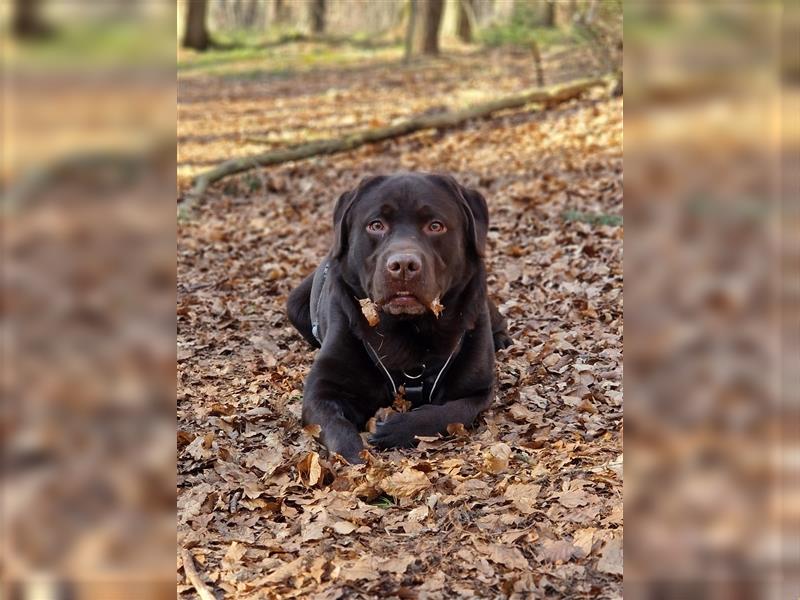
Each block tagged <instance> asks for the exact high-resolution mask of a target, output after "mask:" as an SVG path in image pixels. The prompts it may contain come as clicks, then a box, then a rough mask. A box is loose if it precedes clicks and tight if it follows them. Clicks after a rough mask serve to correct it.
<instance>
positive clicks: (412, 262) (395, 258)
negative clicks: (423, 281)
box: [386, 254, 422, 281]
mask: <svg viewBox="0 0 800 600" xmlns="http://www.w3.org/2000/svg"><path fill="white" fill-rule="evenodd" d="M420 269H422V262H421V261H420V259H419V258H418V257H417V256H414V255H413V254H392V255H391V256H390V257H389V258H388V259H387V261H386V270H387V271H388V272H389V275H391V276H392V278H393V279H405V280H406V281H408V280H410V279H414V278H415V277H417V276H418V275H419V272H420Z"/></svg>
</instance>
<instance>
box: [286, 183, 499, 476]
mask: <svg viewBox="0 0 800 600" xmlns="http://www.w3.org/2000/svg"><path fill="white" fill-rule="evenodd" d="M333 224H334V242H333V247H332V248H331V250H330V252H329V253H328V255H327V257H326V258H325V260H324V261H323V262H322V264H321V265H320V266H319V267H318V268H317V270H316V271H315V272H314V273H312V274H311V275H309V276H308V277H307V278H306V279H305V280H304V281H303V282H302V283H301V284H300V286H299V287H298V288H297V289H295V290H294V291H293V292H292V293H291V295H290V296H289V302H288V315H289V319H290V320H291V322H292V324H293V325H294V326H295V327H296V328H297V329H298V331H299V332H300V333H301V334H302V335H303V337H304V338H305V339H306V340H307V341H308V342H309V343H310V344H311V345H312V346H314V347H317V348H320V351H319V355H318V356H317V359H316V361H315V362H314V365H313V367H312V368H311V372H310V373H309V375H308V378H307V379H306V382H305V389H304V397H303V423H304V424H306V425H308V424H316V425H319V426H320V428H321V429H320V439H321V441H322V443H323V444H324V445H325V447H326V448H327V449H328V451H329V452H331V453H333V452H336V453H339V454H340V455H341V456H342V457H344V458H345V459H346V460H347V461H349V462H351V463H357V462H361V458H360V456H359V453H360V452H361V450H362V449H363V444H362V441H361V436H360V435H359V431H362V430H363V429H364V428H365V426H366V423H367V421H368V420H369V419H370V418H371V417H372V416H373V415H375V412H376V411H377V410H378V409H379V408H381V407H385V406H390V405H392V403H393V401H394V400H395V398H396V397H397V396H398V394H400V395H402V396H403V397H404V399H405V400H406V401H409V402H410V403H411V408H412V410H410V411H408V412H404V413H399V414H394V415H392V416H391V417H390V418H388V419H387V420H385V421H383V422H381V423H379V424H378V425H377V430H376V431H375V433H374V434H373V435H372V437H371V438H370V442H371V443H372V444H374V445H375V446H377V447H380V448H390V447H409V446H412V445H413V444H414V443H415V436H418V435H423V436H426V435H427V436H429V435H435V434H437V433H443V432H446V430H447V426H448V425H449V424H450V423H462V424H464V425H465V426H469V425H470V424H472V422H473V421H474V420H475V417H476V416H477V415H478V414H479V413H480V412H481V411H482V410H484V409H485V408H486V407H488V406H489V404H490V403H491V401H492V395H493V383H494V352H495V350H496V349H500V348H504V347H506V346H508V345H509V344H510V343H511V339H510V338H509V336H508V333H507V331H506V323H505V320H504V319H503V317H502V316H501V315H500V313H499V312H498V311H497V308H496V307H495V305H494V304H493V303H492V302H491V301H490V300H489V299H488V297H487V292H486V270H485V266H484V261H483V256H484V252H485V248H486V235H487V230H488V228H489V213H488V209H487V206H486V200H485V199H484V198H483V196H481V195H480V194H479V193H478V192H477V191H475V190H472V189H468V188H465V187H463V186H461V185H460V184H458V183H457V182H456V181H455V180H454V179H453V178H452V177H449V176H446V175H435V174H426V173H402V174H397V175H390V176H376V177H370V178H367V179H365V180H364V181H362V182H361V183H360V184H359V185H358V187H357V188H356V189H354V190H352V191H349V192H345V193H344V194H342V195H341V196H340V197H339V199H338V200H337V202H336V206H335V208H334V211H333Z"/></svg>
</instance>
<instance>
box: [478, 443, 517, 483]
mask: <svg viewBox="0 0 800 600" xmlns="http://www.w3.org/2000/svg"><path fill="white" fill-rule="evenodd" d="M510 459H511V448H510V447H509V446H508V444H505V443H503V442H498V443H496V444H494V445H493V446H491V447H490V448H489V449H487V450H486V451H485V452H484V453H483V469H484V471H487V472H489V473H493V474H495V475H498V474H500V473H502V472H503V471H505V470H506V469H508V462H509V460H510Z"/></svg>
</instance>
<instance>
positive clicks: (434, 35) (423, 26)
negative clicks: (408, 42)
mask: <svg viewBox="0 0 800 600" xmlns="http://www.w3.org/2000/svg"><path fill="white" fill-rule="evenodd" d="M417 5H418V6H417V15H416V25H415V28H414V40H413V51H414V54H427V55H429V56H435V55H437V54H439V29H440V28H441V25H442V13H443V12H444V0H417Z"/></svg>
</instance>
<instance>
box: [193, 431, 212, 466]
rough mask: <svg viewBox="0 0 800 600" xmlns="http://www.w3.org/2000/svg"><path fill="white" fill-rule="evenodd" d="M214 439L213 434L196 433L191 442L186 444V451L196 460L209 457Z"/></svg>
mask: <svg viewBox="0 0 800 600" xmlns="http://www.w3.org/2000/svg"><path fill="white" fill-rule="evenodd" d="M213 441H214V434H213V433H208V434H206V435H204V436H203V435H198V436H197V437H196V438H194V440H193V441H192V443H191V444H189V445H188V446H186V452H188V453H189V455H190V456H191V457H192V458H194V459H196V460H208V459H209V458H211V455H212V451H211V444H212V442H213Z"/></svg>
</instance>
